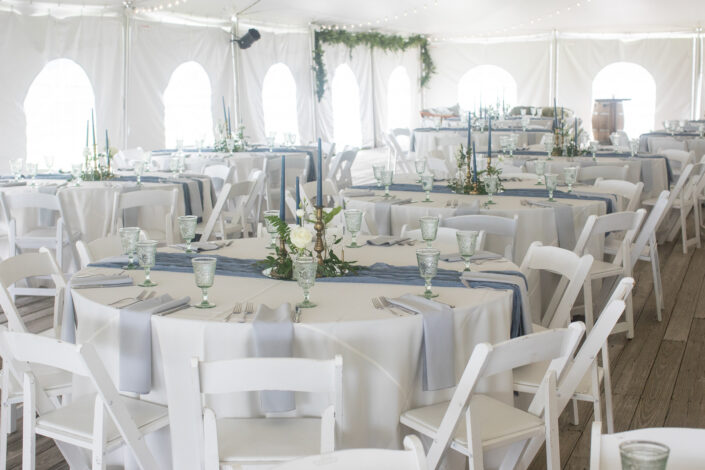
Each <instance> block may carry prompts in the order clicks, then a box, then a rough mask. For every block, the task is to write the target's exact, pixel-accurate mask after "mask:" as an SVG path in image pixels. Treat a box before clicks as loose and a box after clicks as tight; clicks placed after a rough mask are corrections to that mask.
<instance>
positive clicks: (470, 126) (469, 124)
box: [468, 112, 472, 150]
mask: <svg viewBox="0 0 705 470" xmlns="http://www.w3.org/2000/svg"><path fill="white" fill-rule="evenodd" d="M470 142H472V113H470V112H468V150H470Z"/></svg>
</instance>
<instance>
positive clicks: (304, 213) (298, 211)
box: [296, 209, 306, 218]
mask: <svg viewBox="0 0 705 470" xmlns="http://www.w3.org/2000/svg"><path fill="white" fill-rule="evenodd" d="M305 215H306V212H305V211H304V210H303V209H299V210H297V211H296V217H299V218H303V217H304V216H305Z"/></svg>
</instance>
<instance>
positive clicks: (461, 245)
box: [455, 230, 480, 271]
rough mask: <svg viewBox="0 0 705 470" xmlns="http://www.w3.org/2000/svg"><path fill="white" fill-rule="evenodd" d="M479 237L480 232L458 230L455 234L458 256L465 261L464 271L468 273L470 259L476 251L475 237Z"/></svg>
mask: <svg viewBox="0 0 705 470" xmlns="http://www.w3.org/2000/svg"><path fill="white" fill-rule="evenodd" d="M479 235H480V232H478V231H476V230H458V231H457V232H455V238H456V240H457V241H458V250H460V256H461V257H462V258H463V261H465V271H470V258H472V256H473V255H474V254H475V250H476V249H477V237H478V236H479Z"/></svg>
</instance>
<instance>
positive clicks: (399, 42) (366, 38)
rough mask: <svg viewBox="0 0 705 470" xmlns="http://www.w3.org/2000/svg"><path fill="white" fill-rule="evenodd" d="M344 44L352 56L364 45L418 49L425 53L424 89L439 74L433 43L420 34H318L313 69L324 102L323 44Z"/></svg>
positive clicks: (394, 50)
mask: <svg viewBox="0 0 705 470" xmlns="http://www.w3.org/2000/svg"><path fill="white" fill-rule="evenodd" d="M324 43H325V44H343V45H345V46H347V48H348V49H349V50H350V53H351V54H352V50H353V48H355V47H356V46H360V45H365V46H368V47H369V48H370V49H374V48H377V49H382V50H383V51H393V52H399V51H401V52H403V51H405V50H407V49H409V48H410V47H416V46H418V47H419V48H420V50H421V79H420V84H421V86H422V87H425V86H426V85H428V82H429V81H430V80H431V76H432V75H433V74H434V73H436V66H435V65H434V63H433V60H432V59H431V54H430V53H429V51H428V46H429V42H428V39H426V37H424V36H422V35H420V34H417V35H414V36H409V37H403V36H397V35H389V34H382V33H348V32H347V31H341V30H330V31H316V32H315V35H314V48H313V70H314V72H315V74H316V96H317V97H318V101H321V98H323V95H324V93H325V91H326V83H328V79H327V77H326V69H325V65H324V64H323V44H324Z"/></svg>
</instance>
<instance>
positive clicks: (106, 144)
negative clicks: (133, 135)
mask: <svg viewBox="0 0 705 470" xmlns="http://www.w3.org/2000/svg"><path fill="white" fill-rule="evenodd" d="M105 158H107V159H108V162H110V146H109V145H108V130H107V129H105Z"/></svg>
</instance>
